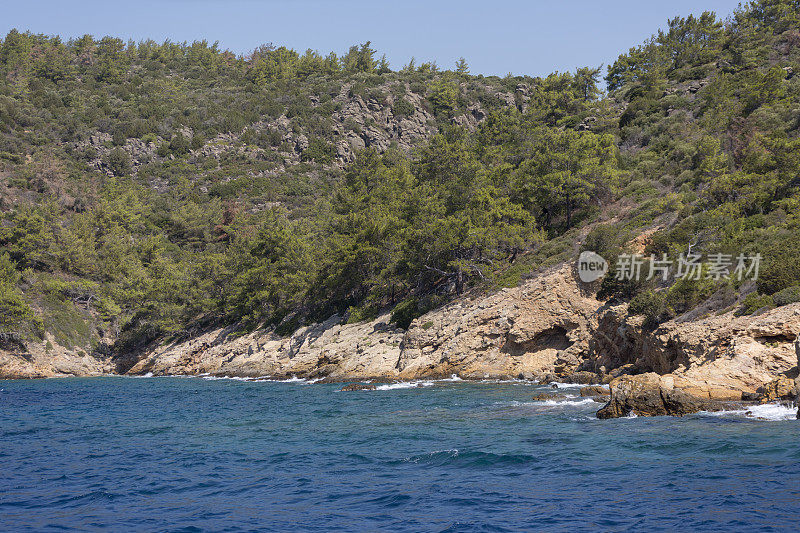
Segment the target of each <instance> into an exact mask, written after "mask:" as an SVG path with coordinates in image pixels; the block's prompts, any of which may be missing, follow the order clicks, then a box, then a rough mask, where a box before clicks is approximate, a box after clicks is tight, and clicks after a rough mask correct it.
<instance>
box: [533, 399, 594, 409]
mask: <svg viewBox="0 0 800 533" xmlns="http://www.w3.org/2000/svg"><path fill="white" fill-rule="evenodd" d="M538 403H539V405H546V406H548V407H556V406H561V405H571V406H580V405H600V404H599V403H597V402H596V401H594V400H592V399H591V398H583V399H580V400H578V399H575V400H570V399H566V400H545V401H543V402H538Z"/></svg>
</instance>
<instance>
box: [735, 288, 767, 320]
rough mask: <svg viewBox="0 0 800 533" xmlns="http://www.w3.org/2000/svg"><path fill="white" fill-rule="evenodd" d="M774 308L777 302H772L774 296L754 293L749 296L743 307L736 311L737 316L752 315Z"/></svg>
mask: <svg viewBox="0 0 800 533" xmlns="http://www.w3.org/2000/svg"><path fill="white" fill-rule="evenodd" d="M774 306H775V302H774V301H773V300H772V296H769V295H766V294H759V293H757V292H753V293H750V294H748V295H747V297H746V298H745V299H744V301H743V302H742V306H741V307H740V308H739V309H738V310H737V311H736V313H735V314H736V316H747V315H752V314H753V313H755V312H756V311H758V310H759V309H763V308H765V307H767V308H772V307H774Z"/></svg>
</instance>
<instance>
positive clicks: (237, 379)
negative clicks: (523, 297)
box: [203, 376, 255, 381]
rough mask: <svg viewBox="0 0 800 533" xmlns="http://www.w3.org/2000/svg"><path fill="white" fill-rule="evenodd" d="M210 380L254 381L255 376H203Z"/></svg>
mask: <svg viewBox="0 0 800 533" xmlns="http://www.w3.org/2000/svg"><path fill="white" fill-rule="evenodd" d="M203 379H205V380H208V381H218V380H230V381H253V380H254V379H255V378H240V377H237V376H203Z"/></svg>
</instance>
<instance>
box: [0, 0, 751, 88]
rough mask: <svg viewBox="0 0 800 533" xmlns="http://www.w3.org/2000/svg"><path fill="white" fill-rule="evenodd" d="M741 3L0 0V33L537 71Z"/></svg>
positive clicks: (592, 56) (621, 48)
mask: <svg viewBox="0 0 800 533" xmlns="http://www.w3.org/2000/svg"><path fill="white" fill-rule="evenodd" d="M737 5H738V0H673V1H671V2H650V1H642V0H606V1H598V0H547V1H540V0H529V1H524V0H509V1H491V0H488V1H486V0H484V1H475V0H459V1H456V0H443V1H436V0H427V1H420V0H405V1H403V0H399V1H389V0H372V1H367V0H328V1H324V0H220V1H212V0H161V1H152V0H133V1H130V0H128V1H125V2H122V1H119V0H117V1H113V0H105V1H97V0H89V1H81V2H67V1H64V0H28V1H12V0H0V6H2V9H0V12H1V13H2V15H0V32H2V35H3V36H5V34H6V33H7V32H8V30H10V29H12V28H18V29H20V30H31V31H33V32H34V33H46V34H58V35H61V36H62V37H65V38H68V37H76V36H81V35H83V34H86V33H89V34H92V35H95V36H96V37H101V36H104V35H113V36H115V37H121V38H123V39H126V40H127V39H129V38H132V39H135V40H139V39H143V38H153V39H155V40H158V41H162V40H164V39H167V38H169V39H171V40H173V41H193V40H200V39H207V40H208V41H211V42H213V41H219V42H220V45H221V47H222V48H228V49H231V50H233V51H235V52H238V53H244V52H248V51H250V50H252V49H253V48H255V47H256V46H258V45H259V44H261V43H266V42H273V43H275V44H282V45H286V46H289V47H291V48H295V49H298V50H300V51H303V50H305V49H306V48H313V49H315V50H319V51H321V52H325V53H327V52H330V51H331V50H333V51H335V52H337V53H340V52H342V51H345V50H346V49H347V48H348V47H349V45H351V44H355V43H360V42H364V41H366V40H371V41H372V43H373V47H375V48H377V49H378V50H379V51H380V52H381V53H385V54H386V56H387V58H388V59H389V62H390V64H391V66H392V68H394V69H398V68H400V67H402V66H403V65H404V64H405V63H407V62H408V60H409V59H410V58H411V57H412V56H414V57H416V58H417V62H419V61H436V62H437V63H438V64H439V66H441V67H447V68H449V67H452V65H453V63H454V62H455V60H456V59H458V57H460V56H464V57H465V58H466V59H467V62H468V63H469V65H470V69H471V71H472V73H473V74H478V73H483V74H498V75H504V74H506V73H508V72H512V73H514V74H531V75H544V74H548V73H550V72H552V71H554V70H560V71H564V70H574V69H575V68H577V67H580V66H587V65H588V66H597V65H599V64H601V63H604V64H606V65H607V64H609V63H611V62H613V61H614V60H615V59H616V58H617V56H618V55H619V54H620V53H622V52H625V51H627V50H628V48H629V47H631V46H633V45H636V44H639V43H641V42H642V41H643V40H644V39H646V38H647V37H648V36H650V35H651V34H652V33H654V32H655V31H656V30H657V29H658V28H660V27H664V26H665V24H666V21H667V19H669V18H671V17H673V16H675V15H682V16H685V15H688V14H689V13H700V12H702V11H704V10H710V11H716V12H717V14H719V15H721V16H722V17H725V16H727V15H729V14H730V13H731V12H733V10H734V9H735V8H736V6H737Z"/></svg>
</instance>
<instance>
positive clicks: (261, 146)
mask: <svg viewBox="0 0 800 533" xmlns="http://www.w3.org/2000/svg"><path fill="white" fill-rule="evenodd" d="M798 27H800V3H798V2H796V1H785V0H759V1H757V2H753V3H752V4H749V5H747V6H745V7H743V8H742V9H740V10H739V11H737V12H736V13H735V14H734V16H732V17H731V19H730V20H727V21H720V20H718V19H717V18H716V17H715V16H714V15H713V14H710V13H705V14H703V15H702V16H700V17H693V16H690V17H687V18H680V17H679V18H676V19H673V20H671V21H669V23H668V25H667V28H666V29H664V30H662V31H659V32H658V33H657V34H655V35H654V36H653V37H652V38H651V39H650V40H648V41H647V42H646V43H643V44H642V45H640V46H637V47H635V48H632V49H631V50H630V51H629V52H628V53H626V54H624V55H622V56H620V58H619V59H618V60H617V61H616V62H615V63H614V64H613V65H611V66H609V67H608V70H607V76H606V83H607V87H608V91H607V92H604V91H603V90H602V89H601V86H602V82H601V73H600V69H593V68H588V67H587V68H583V69H579V70H578V71H576V72H574V73H554V74H551V75H549V76H547V77H544V78H534V77H511V76H509V77H506V78H502V79H501V78H495V77H483V76H479V75H478V76H476V75H472V74H470V73H469V69H468V66H467V65H466V63H465V62H460V64H459V65H458V66H457V67H456V68H455V69H453V70H440V69H438V68H437V67H436V66H435V65H432V64H422V65H419V66H417V65H414V64H413V63H412V64H409V65H407V66H405V67H404V68H402V69H399V70H397V71H392V70H391V69H390V68H389V65H387V64H386V62H385V60H382V59H379V58H378V57H377V52H376V51H375V50H373V49H372V48H371V47H370V45H369V43H366V44H364V45H361V46H355V47H352V48H351V49H350V50H349V51H347V52H346V53H345V54H343V55H342V56H341V57H339V56H336V55H335V54H330V55H327V56H324V55H321V54H319V53H316V52H311V51H309V52H306V53H305V54H299V53H297V52H295V51H293V50H287V49H285V48H282V47H274V46H264V47H262V48H259V49H258V50H256V51H254V52H253V53H252V54H250V55H248V56H246V57H238V56H236V55H234V54H232V53H230V52H227V51H223V50H220V49H219V48H218V47H217V46H216V45H209V44H208V43H202V42H200V43H193V44H174V43H169V42H167V43H164V44H157V43H153V42H142V43H127V44H126V43H123V42H122V41H120V40H118V39H114V38H110V37H106V38H103V39H100V40H95V39H93V38H91V37H85V38H82V39H79V40H75V41H70V42H62V41H61V40H60V39H59V38H57V37H47V36H41V35H32V34H29V33H20V32H16V31H13V32H11V33H9V34H8V35H7V36H6V38H5V39H4V40H3V41H2V44H0V211H1V212H2V225H0V246H1V247H2V252H0V338H2V342H3V346H2V349H3V350H4V351H5V352H6V354H9V355H8V356H9V357H12V356H11V355H10V354H15V355H14V356H13V357H18V356H19V357H21V358H22V359H25V358H26V356H25V354H31V353H35V354H39V355H37V356H36V358H47V357H50V358H52V359H53V360H60V358H64V357H67V356H69V357H73V359H74V356H77V357H79V358H80V360H81V361H83V362H82V363H80V364H79V365H77V367H71V366H70V364H71V363H69V362H68V361H64V362H63V365H61V366H60V367H59V368H60V369H61V370H58V368H57V369H56V371H60V372H61V373H82V372H86V371H87V370H86V369H93V370H95V371H103V370H109V369H111V370H127V369H129V368H130V367H131V366H133V365H134V364H136V362H137V358H138V356H139V355H138V354H140V353H143V351H147V350H153V349H156V348H157V346H158V345H159V344H163V343H168V342H184V341H188V340H189V339H192V338H193V337H195V336H196V335H201V334H204V333H206V334H207V332H208V331H215V330H216V328H225V331H226V335H231V334H233V335H234V336H238V335H248V334H251V332H252V331H254V330H258V331H260V332H269V333H270V334H275V335H278V336H287V335H290V334H292V333H294V332H296V331H298V330H299V329H301V328H304V327H309V326H311V327H313V326H312V325H313V324H315V323H318V322H324V321H326V320H329V319H331V317H336V318H335V320H341V321H342V322H344V323H351V324H356V323H360V322H364V321H370V320H374V319H376V318H377V317H379V316H381V317H388V318H386V320H385V321H383V322H381V323H384V322H386V321H388V322H390V323H391V325H390V326H389V325H387V326H386V327H389V328H391V331H392V333H391V334H390V335H401V336H402V331H403V330H405V329H407V328H409V326H410V325H412V323H413V321H414V320H415V319H416V318H418V317H421V316H423V315H424V314H425V313H428V312H429V311H432V310H434V309H437V308H440V307H441V306H443V305H446V304H448V303H449V302H452V301H454V300H458V301H460V300H461V299H463V298H464V297H465V296H466V295H468V296H470V297H478V296H479V295H484V294H492V293H494V292H496V291H497V290H498V289H500V288H502V287H517V286H519V285H520V283H521V282H523V281H524V280H526V279H531V278H535V277H536V276H537V275H540V274H542V273H544V272H546V271H547V269H548V268H549V267H553V266H556V265H559V264H561V263H563V262H566V261H573V260H574V259H575V258H576V257H577V255H578V253H579V252H580V251H582V250H591V251H594V252H597V253H599V254H600V255H601V256H603V257H604V258H605V259H607V260H608V261H609V263H610V264H611V268H612V269H613V268H614V265H615V264H616V263H617V259H618V258H619V257H620V256H621V255H623V254H629V253H632V252H635V253H641V254H642V255H643V256H644V257H645V258H648V257H651V256H653V257H656V258H660V257H662V256H663V254H667V256H668V257H670V258H677V257H678V256H679V254H686V253H688V252H694V253H696V254H700V256H701V257H702V258H703V261H704V263H705V266H703V267H701V271H700V272H701V274H703V275H698V276H697V279H686V278H684V279H678V278H676V277H674V276H673V277H671V278H670V279H661V278H659V277H658V276H656V277H653V278H652V279H650V280H646V279H644V278H642V279H639V280H617V279H616V277H615V276H613V275H610V276H607V277H606V278H605V280H604V281H602V283H599V284H597V286H594V287H592V289H591V290H592V298H595V297H596V298H597V301H598V302H603V303H605V304H608V305H617V304H626V305H624V307H623V309H624V312H625V313H626V314H629V315H630V317H634V316H640V317H643V318H642V319H641V322H642V324H643V328H644V330H645V331H651V332H652V331H654V330H656V329H657V328H658V327H659V326H660V325H661V324H664V323H667V322H669V323H671V324H675V323H681V322H688V321H694V320H700V319H707V318H713V317H714V316H716V315H723V314H725V313H734V314H735V315H737V316H741V317H748V316H750V315H757V314H759V313H764V312H765V311H768V310H770V309H772V308H775V307H781V306H785V305H789V304H792V303H794V302H797V301H800V256H798V255H797V253H796V250H797V249H798V245H800V230H799V228H798V223H799V222H800V220H799V219H798V212H799V210H798V208H800V177H798V176H800V158H798V156H797V154H798V153H800V151H799V150H798V149H799V148H800V141H798V128H800V76H796V75H795V73H796V72H800V70H798V69H800V30H798ZM715 254H722V255H723V256H730V257H733V258H735V257H738V256H740V255H747V256H755V254H760V255H761V257H762V258H763V261H762V263H761V265H760V271H759V275H758V277H757V279H747V278H746V277H742V276H739V277H737V276H729V277H723V276H720V277H714V276H709V275H705V274H707V273H708V272H709V269H710V268H712V265H711V261H710V260H709V258H710V257H713V256H714V255H715ZM649 266H650V263H649V262H648V261H647V260H645V262H644V263H643V265H642V269H643V271H645V272H646V271H647V270H648V269H649ZM419 327H420V324H417V328H419ZM395 328H396V329H397V332H399V333H395V332H394V331H395ZM417 334H418V335H421V333H420V332H419V329H417ZM392 338H394V337H392ZM394 340H396V339H394ZM783 340H785V339H782V340H781V342H783ZM398 342H399V341H398ZM607 348H608V347H607ZM520 349H521V348H520ZM598 349H602V347H600V348H598V347H597V346H591V347H589V346H588V345H587V347H586V350H598ZM609 349H610V348H609ZM523 351H524V350H523ZM562 355H563V354H562ZM605 355H607V354H605ZM581 356H583V355H581ZM603 356H604V354H594V355H593V357H594V358H595V359H597V360H604V361H605V360H609V357H605V359H604V358H603ZM69 357H67V359H69ZM27 359H28V360H30V359H31V357H30V356H27ZM611 359H613V358H611ZM110 361H113V363H112V362H110ZM17 362H19V361H17ZM616 363H620V364H629V363H630V361H616ZM15 364H16V363H15ZM573 366H574V367H575V368H577V365H573ZM15 368H16V367H15ZM54 368H55V367H54ZM71 369H72V370H71ZM73 370H74V371H73ZM594 370H596V369H594ZM642 370H644V369H642ZM668 370H669V369H668ZM9 373H10V372H9Z"/></svg>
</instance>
